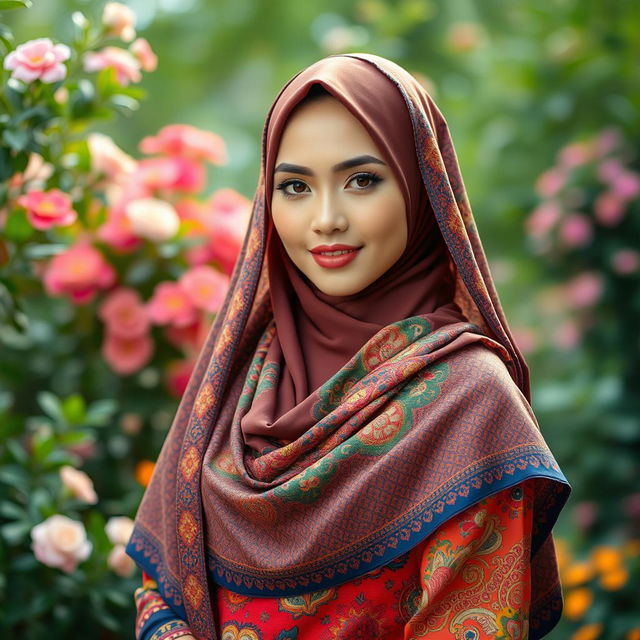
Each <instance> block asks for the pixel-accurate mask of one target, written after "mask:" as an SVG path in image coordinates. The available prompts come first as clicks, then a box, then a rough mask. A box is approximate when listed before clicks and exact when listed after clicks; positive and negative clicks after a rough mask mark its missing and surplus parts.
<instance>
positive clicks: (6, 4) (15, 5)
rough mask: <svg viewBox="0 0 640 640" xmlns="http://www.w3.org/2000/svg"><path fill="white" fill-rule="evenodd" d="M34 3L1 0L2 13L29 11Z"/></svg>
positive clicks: (29, 1) (19, 0) (27, 0)
mask: <svg viewBox="0 0 640 640" xmlns="http://www.w3.org/2000/svg"><path fill="white" fill-rule="evenodd" d="M32 5H33V3H32V2H31V0H0V11H6V10H7V9H29V8H30V7H31V6H32Z"/></svg>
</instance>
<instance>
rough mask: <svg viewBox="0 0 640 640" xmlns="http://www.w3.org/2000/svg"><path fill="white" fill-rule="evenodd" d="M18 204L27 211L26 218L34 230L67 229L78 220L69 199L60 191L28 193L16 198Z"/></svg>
mask: <svg viewBox="0 0 640 640" xmlns="http://www.w3.org/2000/svg"><path fill="white" fill-rule="evenodd" d="M18 204H19V205H20V206H21V207H24V208H25V209H26V210H27V218H28V219H29V222H30V223H31V224H32V226H34V227H35V228H36V229H41V230H43V229H51V227H67V226H69V225H70V224H73V223H74V222H75V221H76V220H77V218H78V214H77V213H76V212H75V211H74V210H73V208H72V207H71V198H70V197H69V196H68V195H67V194H66V193H63V192H62V191H60V189H50V190H49V191H36V190H34V191H29V192H28V193H26V194H25V195H22V196H20V197H19V198H18Z"/></svg>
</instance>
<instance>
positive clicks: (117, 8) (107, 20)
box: [102, 2, 136, 42]
mask: <svg viewBox="0 0 640 640" xmlns="http://www.w3.org/2000/svg"><path fill="white" fill-rule="evenodd" d="M102 24H103V25H104V26H105V27H106V28H107V33H108V34H109V35H111V36H115V37H116V38H120V39H122V40H124V41H125V42H131V41H132V40H133V39H134V38H135V37H136V30H135V25H136V14H135V13H134V12H133V11H132V9H130V8H129V7H127V6H125V5H124V4H121V3H120V2H107V4H106V5H105V6H104V10H103V12H102Z"/></svg>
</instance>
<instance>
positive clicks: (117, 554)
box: [107, 544, 136, 578]
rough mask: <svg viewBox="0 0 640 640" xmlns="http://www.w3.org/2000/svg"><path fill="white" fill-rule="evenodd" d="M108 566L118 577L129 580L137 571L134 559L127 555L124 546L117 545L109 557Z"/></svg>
mask: <svg viewBox="0 0 640 640" xmlns="http://www.w3.org/2000/svg"><path fill="white" fill-rule="evenodd" d="M107 565H108V566H109V568H110V569H111V571H113V572H114V573H115V574H116V575H117V576H120V577H121V578H128V577H129V576H131V575H133V572H134V571H135V570H136V563H135V562H134V561H133V558H131V557H130V556H128V555H127V552H126V551H125V549H124V545H122V544H117V545H116V546H115V547H113V549H111V551H110V552H109V555H108V556H107Z"/></svg>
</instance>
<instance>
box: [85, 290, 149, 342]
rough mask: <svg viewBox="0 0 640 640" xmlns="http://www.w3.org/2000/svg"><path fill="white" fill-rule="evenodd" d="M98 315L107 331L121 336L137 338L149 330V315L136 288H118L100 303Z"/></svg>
mask: <svg viewBox="0 0 640 640" xmlns="http://www.w3.org/2000/svg"><path fill="white" fill-rule="evenodd" d="M98 315H99V316H100V318H101V320H102V321H103V322H104V323H105V324H106V325H107V331H108V332H109V333H111V334H113V335H116V336H118V337H120V338H136V337H138V336H141V335H143V334H145V333H147V332H148V330H149V323H150V321H149V316H148V315H147V310H146V308H145V306H144V304H143V303H142V301H141V300H140V296H139V295H138V292H137V291H135V290H134V289H125V288H121V289H116V290H115V291H112V292H111V293H109V295H108V296H107V297H106V298H105V299H104V302H103V303H102V304H101V305H100V308H99V311H98Z"/></svg>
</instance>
